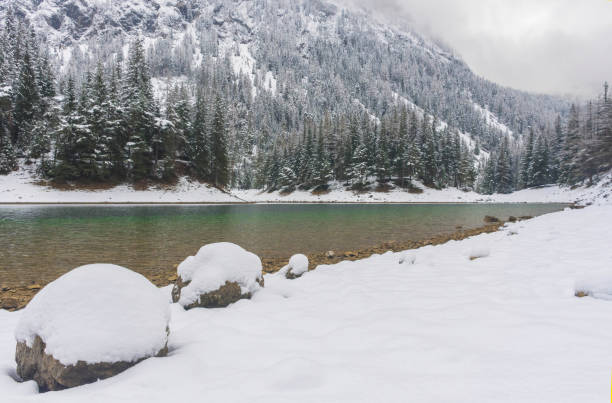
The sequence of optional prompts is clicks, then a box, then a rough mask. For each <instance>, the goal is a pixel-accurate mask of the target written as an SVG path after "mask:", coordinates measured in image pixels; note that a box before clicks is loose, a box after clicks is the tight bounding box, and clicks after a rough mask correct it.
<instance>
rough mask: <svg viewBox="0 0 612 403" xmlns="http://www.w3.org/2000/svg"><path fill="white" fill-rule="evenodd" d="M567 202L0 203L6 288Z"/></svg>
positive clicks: (346, 239)
mask: <svg viewBox="0 0 612 403" xmlns="http://www.w3.org/2000/svg"><path fill="white" fill-rule="evenodd" d="M565 206H566V205H565V204H265V205H263V204H261V205H259V204H249V205H155V206H151V205H149V206H126V205H115V206H110V205H109V206H91V205H88V206H59V205H58V206H0V284H3V285H9V286H23V285H27V284H30V283H32V282H37V283H46V282H49V281H52V280H54V279H55V278H57V277H58V276H60V275H61V274H63V273H65V272H67V271H69V270H71V269H73V268H75V267H77V266H80V265H83V264H88V263H114V264H118V265H121V266H125V267H128V268H130V269H132V270H136V271H138V272H140V273H143V274H146V273H147V272H149V273H151V272H156V271H159V270H160V269H168V268H172V267H174V265H176V264H177V263H180V262H181V261H182V260H184V259H185V258H186V257H187V256H189V255H193V254H195V253H196V252H197V250H198V249H199V248H200V247H201V246H202V245H205V244H207V243H211V242H220V241H228V242H234V243H237V244H239V245H241V246H243V247H244V248H246V249H248V250H250V251H252V252H255V253H257V254H258V255H259V256H261V257H270V258H272V257H289V256H291V255H292V254H294V253H305V254H308V253H320V252H325V251H327V250H335V251H347V250H358V249H362V248H369V247H374V246H377V245H380V244H382V243H384V242H389V241H416V240H423V239H428V238H431V237H433V236H436V235H441V234H450V233H453V232H455V231H456V229H457V227H459V226H461V227H462V228H464V229H469V228H476V227H480V226H482V225H483V224H484V223H483V218H484V216H485V215H492V216H496V217H499V218H500V219H503V220H506V219H508V217H509V216H517V217H518V216H525V215H530V216H537V215H541V214H546V213H550V212H554V211H559V210H561V209H563V208H564V207H565Z"/></svg>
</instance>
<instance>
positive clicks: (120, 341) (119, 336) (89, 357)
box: [15, 264, 170, 365]
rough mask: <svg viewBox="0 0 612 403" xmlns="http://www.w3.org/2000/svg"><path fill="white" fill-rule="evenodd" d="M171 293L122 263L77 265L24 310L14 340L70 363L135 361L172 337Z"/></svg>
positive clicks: (154, 352) (47, 287)
mask: <svg viewBox="0 0 612 403" xmlns="http://www.w3.org/2000/svg"><path fill="white" fill-rule="evenodd" d="M167 301H168V300H167V296H166V295H165V294H164V293H162V292H161V291H160V290H159V289H158V288H157V287H155V286H154V285H153V284H152V283H151V282H150V281H149V280H147V279H146V278H145V277H144V276H142V275H140V274H138V273H136V272H133V271H131V270H128V269H126V268H124V267H121V266H116V265H111V264H92V265H86V266H81V267H78V268H76V269H74V270H72V271H70V272H68V273H66V274H64V275H63V276H61V277H60V278H58V279H57V280H55V281H53V282H51V283H49V284H48V285H47V286H46V287H44V288H43V289H42V290H40V292H38V294H36V296H35V297H34V298H33V299H32V301H31V302H30V303H29V304H28V305H27V307H26V308H25V309H24V310H23V312H21V313H20V315H19V316H20V320H19V323H18V324H17V328H16V330H15V339H16V340H17V341H25V342H26V343H27V344H28V345H29V346H31V345H32V342H33V341H34V339H35V337H36V336H40V338H41V339H42V340H43V341H44V342H45V344H46V348H45V352H46V353H47V354H51V355H53V357H55V358H56V359H57V360H59V361H60V362H62V363H63V364H65V365H70V364H76V363H77V361H85V362H87V363H98V362H117V361H135V360H138V359H141V358H143V357H150V356H155V355H156V354H157V353H158V352H159V351H160V350H161V349H162V348H164V346H165V345H166V342H167V336H168V335H167V332H166V329H167V326H168V323H169V321H170V309H169V306H168V302H167Z"/></svg>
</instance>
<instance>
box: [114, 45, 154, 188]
mask: <svg viewBox="0 0 612 403" xmlns="http://www.w3.org/2000/svg"><path fill="white" fill-rule="evenodd" d="M122 95H123V96H122V101H123V102H122V103H123V105H124V117H123V118H124V126H125V128H126V130H127V133H128V134H129V138H128V141H127V143H126V146H125V152H126V154H127V159H126V162H127V168H128V175H129V176H130V177H131V178H132V180H134V181H138V180H142V179H147V178H150V177H151V176H152V173H153V148H152V139H153V134H154V133H153V132H154V130H155V118H156V117H157V115H158V114H157V110H156V107H155V102H154V99H153V90H152V87H151V77H150V75H149V66H148V64H147V61H146V59H145V54H144V48H143V45H142V39H140V38H138V39H136V40H134V41H133V42H132V43H131V45H130V49H129V56H128V62H127V69H126V73H125V75H124V80H123V88H122Z"/></svg>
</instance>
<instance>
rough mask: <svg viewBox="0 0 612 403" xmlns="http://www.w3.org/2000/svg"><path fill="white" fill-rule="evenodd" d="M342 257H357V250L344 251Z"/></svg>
mask: <svg viewBox="0 0 612 403" xmlns="http://www.w3.org/2000/svg"><path fill="white" fill-rule="evenodd" d="M344 257H357V252H353V251H347V252H344Z"/></svg>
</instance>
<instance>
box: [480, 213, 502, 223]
mask: <svg viewBox="0 0 612 403" xmlns="http://www.w3.org/2000/svg"><path fill="white" fill-rule="evenodd" d="M484 222H488V223H493V222H499V218H497V217H493V216H491V215H486V216H485V217H484Z"/></svg>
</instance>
